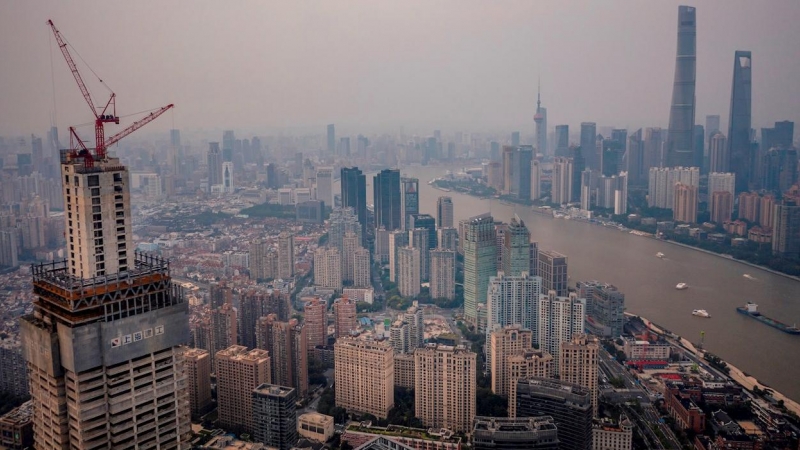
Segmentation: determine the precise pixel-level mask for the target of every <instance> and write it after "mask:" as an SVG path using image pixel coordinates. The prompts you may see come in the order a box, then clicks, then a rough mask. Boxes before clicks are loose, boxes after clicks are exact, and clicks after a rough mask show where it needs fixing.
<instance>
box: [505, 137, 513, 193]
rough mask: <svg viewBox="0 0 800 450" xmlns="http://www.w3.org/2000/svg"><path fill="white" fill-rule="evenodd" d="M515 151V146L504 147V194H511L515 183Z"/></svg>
mask: <svg viewBox="0 0 800 450" xmlns="http://www.w3.org/2000/svg"><path fill="white" fill-rule="evenodd" d="M514 149H516V147H515V146H513V145H504V146H503V194H506V195H508V194H511V190H512V187H513V183H514Z"/></svg>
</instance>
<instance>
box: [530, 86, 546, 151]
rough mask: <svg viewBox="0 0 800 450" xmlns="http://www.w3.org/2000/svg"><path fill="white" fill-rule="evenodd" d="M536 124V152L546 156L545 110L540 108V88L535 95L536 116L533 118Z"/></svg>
mask: <svg viewBox="0 0 800 450" xmlns="http://www.w3.org/2000/svg"><path fill="white" fill-rule="evenodd" d="M533 121H534V122H535V123H536V152H537V153H541V154H543V155H546V154H547V109H546V108H542V95H541V88H540V89H539V90H538V92H537V94H536V114H535V115H534V116H533Z"/></svg>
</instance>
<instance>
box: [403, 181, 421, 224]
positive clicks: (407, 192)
mask: <svg viewBox="0 0 800 450" xmlns="http://www.w3.org/2000/svg"><path fill="white" fill-rule="evenodd" d="M400 189H401V190H402V194H401V197H400V210H401V217H400V219H401V220H402V224H401V225H402V229H404V230H407V229H408V222H409V220H410V217H411V215H412V214H419V179H417V178H408V177H403V178H400Z"/></svg>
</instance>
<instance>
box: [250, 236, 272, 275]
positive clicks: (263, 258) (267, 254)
mask: <svg viewBox="0 0 800 450" xmlns="http://www.w3.org/2000/svg"><path fill="white" fill-rule="evenodd" d="M248 254H249V258H248V261H249V265H250V279H251V280H256V281H259V280H260V281H264V280H267V279H269V278H275V275H276V272H277V261H278V255H277V253H274V252H273V251H272V249H271V247H270V244H269V242H267V241H265V240H262V239H257V240H256V241H255V242H253V243H252V244H250V250H249V252H248ZM273 262H275V266H276V267H274V269H275V270H273V267H272V265H273V264H272V263H273Z"/></svg>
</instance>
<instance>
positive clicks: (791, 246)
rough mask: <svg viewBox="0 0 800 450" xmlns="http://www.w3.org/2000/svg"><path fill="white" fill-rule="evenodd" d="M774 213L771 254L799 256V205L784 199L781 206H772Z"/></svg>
mask: <svg viewBox="0 0 800 450" xmlns="http://www.w3.org/2000/svg"><path fill="white" fill-rule="evenodd" d="M762 202H763V199H762ZM774 211H775V212H774V214H773V218H774V219H773V235H772V253H775V254H779V255H785V256H789V257H792V256H794V257H795V258H796V257H798V256H800V205H798V204H797V201H795V200H792V199H784V200H783V203H782V204H778V205H775V206H774Z"/></svg>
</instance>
